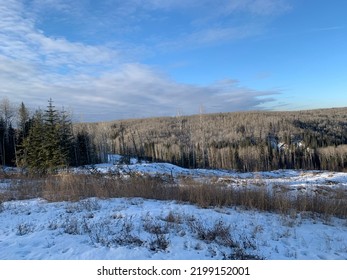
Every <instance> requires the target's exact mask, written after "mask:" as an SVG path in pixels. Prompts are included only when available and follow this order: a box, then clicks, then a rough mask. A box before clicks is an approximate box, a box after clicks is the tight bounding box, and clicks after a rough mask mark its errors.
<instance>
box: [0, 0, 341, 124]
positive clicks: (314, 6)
mask: <svg viewBox="0 0 347 280" xmlns="http://www.w3.org/2000/svg"><path fill="white" fill-rule="evenodd" d="M346 11H347V1H345V0H333V1H328V0H127V1H124V0H74V1H71V0H0V85H1V86H0V98H8V99H10V101H11V102H13V103H16V104H19V103H20V102H24V104H25V105H26V106H27V107H29V108H33V109H37V108H45V107H46V106H47V104H48V102H47V101H48V100H49V99H50V98H52V99H53V101H54V104H55V106H56V107H58V108H64V109H65V110H67V111H70V112H71V113H72V116H73V120H74V121H82V122H84V121H88V122H89V121H92V122H94V121H110V120H116V119H127V118H142V117H156V116H176V115H190V114H198V113H199V112H201V111H203V112H205V113H218V112H232V111H247V110H276V111H284V110H304V109H315V108H331V107H344V106H347V17H346Z"/></svg>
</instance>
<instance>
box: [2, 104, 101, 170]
mask: <svg viewBox="0 0 347 280" xmlns="http://www.w3.org/2000/svg"><path fill="white" fill-rule="evenodd" d="M95 162H98V158H97V154H96V152H95V147H94V144H93V143H92V141H91V139H90V137H89V135H88V134H87V133H86V132H85V131H83V130H81V131H78V132H77V133H74V131H73V124H72V121H71V119H70V116H69V114H68V113H67V112H65V111H64V110H57V109H56V108H55V106H54V104H53V101H52V99H50V100H49V101H48V105H47V108H46V109H45V110H40V109H38V110H36V111H35V112H34V113H30V111H29V110H28V109H27V107H26V106H25V104H24V103H21V104H20V106H18V107H16V106H14V105H12V104H11V103H10V101H9V100H8V99H7V98H4V99H3V100H1V102H0V164H1V165H2V166H17V167H21V168H22V169H23V170H24V171H28V172H30V173H36V174H45V173H54V172H56V171H57V170H58V169H61V168H65V167H68V166H80V165H85V164H91V163H95Z"/></svg>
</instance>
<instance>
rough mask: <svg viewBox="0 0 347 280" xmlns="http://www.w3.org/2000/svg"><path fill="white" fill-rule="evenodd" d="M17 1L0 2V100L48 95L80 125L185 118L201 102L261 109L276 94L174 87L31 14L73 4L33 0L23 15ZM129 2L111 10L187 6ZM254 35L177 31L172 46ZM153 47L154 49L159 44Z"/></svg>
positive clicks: (222, 85)
mask: <svg viewBox="0 0 347 280" xmlns="http://www.w3.org/2000/svg"><path fill="white" fill-rule="evenodd" d="M205 1H206V3H207V2H208V3H210V4H211V3H212V1H210V0H205ZM24 2H25V1H20V0H8V1H6V3H4V2H2V3H1V4H0V84H1V87H0V95H1V96H8V97H10V98H11V99H12V100H13V101H16V102H20V101H24V102H25V103H27V105H29V106H32V107H37V106H40V107H44V106H46V103H47V100H48V98H50V97H52V98H53V99H54V100H55V101H56V105H57V106H58V105H61V106H65V107H69V108H71V109H72V110H73V111H74V113H75V117H76V118H77V119H78V118H79V116H84V118H83V120H89V121H91V120H104V119H115V118H130V117H148V116H162V115H174V114H175V113H176V112H177V110H180V111H181V112H183V113H185V114H192V113H197V112H198V110H199V106H200V105H204V106H205V108H206V111H207V112H222V111H233V110H253V109H261V108H263V107H262V106H265V104H266V103H267V102H269V101H273V100H274V96H275V95H276V94H277V92H274V91H256V90H252V89H250V88H247V87H243V86H241V85H240V84H239V83H238V82H236V81H231V80H224V81H220V82H218V83H215V84H211V85H207V86H199V85H192V84H183V83H178V82H176V81H174V80H173V79H171V78H169V77H168V76H167V75H166V74H163V73H161V72H160V70H158V69H155V68H152V67H149V66H146V65H144V64H143V63H140V62H138V63H135V62H131V61H132V59H127V58H126V57H123V56H122V54H124V52H123V50H122V47H119V48H118V46H117V44H114V42H111V43H109V44H106V45H105V44H99V45H98V44H96V43H94V44H88V43H86V42H83V41H79V42H78V41H77V42H73V41H71V40H69V39H68V38H65V37H59V36H52V35H50V36H49V35H47V34H45V32H44V31H42V30H39V28H38V27H37V23H38V22H39V21H40V17H39V15H38V14H37V13H38V12H37V9H38V7H40V8H41V9H44V6H40V5H44V3H45V5H50V6H54V7H56V9H59V10H60V11H62V12H63V13H71V12H73V13H76V14H78V13H79V12H80V10H79V9H82V8H80V7H78V6H76V7H75V10H74V11H69V9H68V7H69V6H68V5H69V3H71V2H74V1H65V0H50V1H43V0H35V1H34V2H32V3H34V4H35V5H36V7H37V8H35V9H34V8H32V9H29V10H28V9H27V6H25V5H24V4H23V3H24ZM106 2H108V3H109V5H110V4H113V3H115V1H112V0H110V1H106ZM123 2H127V1H121V3H123ZM130 2H131V3H135V4H136V5H135V4H134V5H135V6H131V8H130V7H124V9H125V8H126V9H127V10H126V11H121V10H119V11H118V12H119V13H122V12H123V13H127V14H128V15H131V14H133V13H134V11H135V10H136V9H138V8H139V7H140V6H141V5H145V2H146V3H149V4H148V5H151V7H146V9H149V8H151V9H174V8H175V9H177V8H182V7H187V6H186V5H187V4H185V3H186V1H159V0H158V1H155V0H152V1H149V2H147V1H140V0H136V1H135V0H132V1H130ZM130 2H129V3H130ZM188 2H189V1H188ZM221 2H223V3H226V2H224V1H221ZM236 2H237V3H241V1H236ZM246 2H248V6H247V9H251V8H250V2H249V1H246ZM256 2H258V5H261V6H262V5H264V6H262V7H266V5H265V4H266V3H267V4H268V5H269V7H272V6H271V3H273V2H276V1H271V0H267V1H266V0H259V1H256ZM280 2H281V1H280ZM194 3H195V4H197V2H196V1H192V3H191V4H190V5H193V4H194ZM213 3H214V2H213ZM76 5H77V4H76ZM120 5H121V6H122V4H120ZM240 5H241V4H240ZM32 7H34V6H32ZM136 7H137V8H136ZM119 9H120V8H119ZM143 9H144V8H143ZM234 9H236V8H235V7H234ZM245 9H246V8H245ZM269 9H270V8H269ZM272 9H275V8H272ZM270 10H271V9H270ZM41 12H42V11H41ZM255 30H256V29H253V28H249V27H243V28H241V27H234V26H224V25H220V26H212V27H210V28H201V29H199V28H198V29H195V30H194V31H193V30H190V31H188V32H187V33H186V34H185V35H182V34H178V35H177V38H178V39H179V40H178V42H179V43H178V44H179V45H180V46H181V47H183V46H184V45H186V44H190V45H194V44H197V43H200V44H210V43H213V42H216V41H222V40H225V39H228V40H229V39H231V38H233V39H237V38H242V37H243V36H250V35H251V34H253V32H255ZM166 44H167V47H168V45H169V44H171V47H172V45H173V44H174V43H173V42H170V41H167V43H166ZM163 45H164V43H163V44H162V46H163ZM156 47H157V48H159V47H160V44H159V41H158V43H157V44H156ZM127 60H128V61H127Z"/></svg>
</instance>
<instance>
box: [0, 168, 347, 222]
mask: <svg viewBox="0 0 347 280" xmlns="http://www.w3.org/2000/svg"><path fill="white" fill-rule="evenodd" d="M15 182H16V183H15V185H14V186H12V188H11V191H8V192H5V193H2V194H1V197H0V198H1V200H2V201H5V200H11V199H30V198H36V197H41V198H43V199H46V200H48V201H50V202H54V201H78V200H81V199H84V198H88V197H99V198H105V199H106V198H117V197H142V198H146V199H157V200H176V201H179V202H187V203H192V204H196V205H198V206H200V207H205V208H206V207H214V206H219V207H223V206H240V207H243V208H245V209H257V210H261V211H270V212H278V213H285V214H289V213H293V211H297V212H312V213H318V214H322V215H333V216H337V217H342V218H347V196H346V194H345V193H342V192H341V193H339V196H336V197H333V198H332V197H326V196H324V195H320V194H314V195H302V194H298V195H297V196H291V195H289V194H288V192H285V191H283V192H278V191H276V192H275V191H269V190H267V188H253V189H250V188H241V189H238V190H236V189H233V188H229V187H226V186H223V185H219V184H218V183H209V184H208V183H201V182H196V181H194V180H186V181H184V182H183V181H182V182H173V181H170V180H167V178H165V177H160V176H157V177H151V176H135V175H132V176H128V177H126V178H125V177H121V176H111V175H100V174H93V175H85V174H72V173H71V174H69V173H68V174H61V175H50V176H46V177H38V178H33V177H32V178H22V179H20V180H16V181H15Z"/></svg>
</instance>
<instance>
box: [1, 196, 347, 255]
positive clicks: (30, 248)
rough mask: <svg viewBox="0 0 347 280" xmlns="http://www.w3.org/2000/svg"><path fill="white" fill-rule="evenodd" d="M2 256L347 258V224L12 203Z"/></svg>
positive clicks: (100, 204)
mask: <svg viewBox="0 0 347 280" xmlns="http://www.w3.org/2000/svg"><path fill="white" fill-rule="evenodd" d="M0 224H1V229H0V259H69V260H72V259H130V260H131V259H233V258H236V257H245V258H247V256H248V258H249V256H252V257H256V258H262V259H276V260H278V259H290V260H292V259H301V260H303V259H311V260H316V259H329V260H330V259H332V260H336V259H342V260H344V259H347V222H346V221H345V220H341V219H337V218H330V219H329V220H328V221H325V220H320V219H317V218H316V219H312V218H309V217H303V216H302V215H297V216H296V217H289V216H281V215H276V214H271V213H260V212H256V211H241V210H240V209H233V208H213V209H199V208H197V207H195V206H193V205H187V204H178V203H176V202H172V201H170V202H163V201H154V200H144V199H140V198H133V199H107V200H99V199H88V200H83V201H80V202H75V203H72V202H59V203H47V202H46V201H43V200H40V199H35V200H28V201H12V202H6V203H4V205H3V209H2V212H1V213H0Z"/></svg>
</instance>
